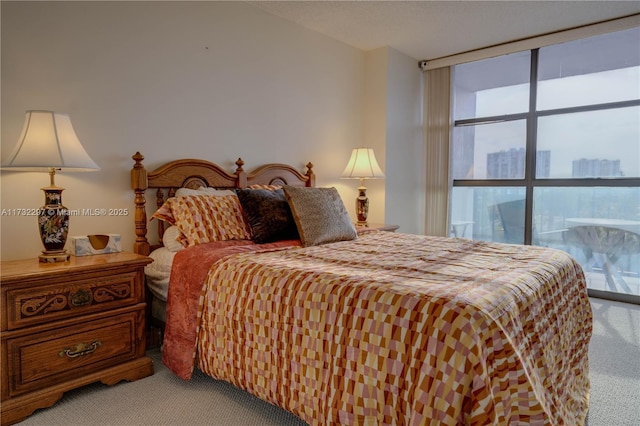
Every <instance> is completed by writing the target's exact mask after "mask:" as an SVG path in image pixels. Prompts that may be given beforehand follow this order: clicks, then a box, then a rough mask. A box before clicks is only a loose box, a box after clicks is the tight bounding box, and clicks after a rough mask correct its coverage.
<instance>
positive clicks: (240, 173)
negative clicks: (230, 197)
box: [236, 158, 247, 188]
mask: <svg viewBox="0 0 640 426" xmlns="http://www.w3.org/2000/svg"><path fill="white" fill-rule="evenodd" d="M236 166H237V167H236V176H237V179H238V181H237V182H236V188H246V186H247V172H245V171H244V169H243V168H242V166H244V161H242V158H238V160H237V161H236Z"/></svg>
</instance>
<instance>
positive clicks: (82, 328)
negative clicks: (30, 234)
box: [0, 253, 153, 425]
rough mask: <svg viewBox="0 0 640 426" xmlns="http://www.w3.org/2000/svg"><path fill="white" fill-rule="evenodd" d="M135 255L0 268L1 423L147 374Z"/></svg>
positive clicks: (141, 260) (140, 276) (143, 260)
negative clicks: (71, 394) (66, 395)
mask: <svg viewBox="0 0 640 426" xmlns="http://www.w3.org/2000/svg"><path fill="white" fill-rule="evenodd" d="M151 261H152V260H151V259H150V258H148V257H146V256H140V255H137V254H133V253H113V254H102V255H96V256H83V257H75V256H71V259H70V260H69V261H68V262H64V263H49V264H45V263H39V262H38V259H36V258H34V259H27V260H16V261H6V262H2V263H1V265H0V268H1V269H0V292H1V293H0V294H1V299H0V301H1V303H0V309H2V312H1V314H0V325H1V328H0V331H1V332H2V336H1V341H2V365H1V366H2V372H1V375H2V382H1V383H2V390H1V398H2V399H1V401H2V405H1V410H2V424H3V425H5V424H13V423H16V422H19V421H21V420H23V419H25V418H26V417H27V416H29V415H30V414H31V413H33V411H34V410H36V409H38V408H44V407H49V406H51V405H53V404H54V403H55V402H56V401H57V400H58V399H60V398H61V397H62V394H63V392H66V391H68V390H70V389H74V388H77V387H80V386H83V385H86V384H89V383H92V382H97V381H101V382H103V383H105V384H107V385H113V384H115V383H117V382H119V381H121V380H129V381H133V380H138V379H141V378H143V377H147V376H150V375H152V374H153V362H152V360H151V359H150V358H148V357H146V356H145V306H146V304H145V295H144V291H145V290H144V267H145V265H147V264H149V263H151Z"/></svg>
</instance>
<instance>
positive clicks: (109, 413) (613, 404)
mask: <svg viewBox="0 0 640 426" xmlns="http://www.w3.org/2000/svg"><path fill="white" fill-rule="evenodd" d="M591 302H592V307H593V313H594V334H593V339H592V341H591V346H590V351H589V352H590V370H591V371H590V375H591V406H590V410H589V419H588V425H589V426H626V425H629V426H636V425H640V306H637V305H629V304H624V303H619V302H610V301H606V300H600V299H591ZM149 355H150V356H151V357H152V358H153V359H154V363H155V368H156V373H155V374H154V375H153V376H151V377H148V378H146V379H142V380H139V381H137V382H132V383H126V382H124V383H120V384H117V385H115V386H111V387H109V386H104V385H101V384H94V385H89V386H86V387H84V388H82V389H77V390H74V391H71V392H67V393H66V394H65V396H64V397H63V398H62V399H61V400H60V401H58V403H57V404H56V405H55V406H53V407H51V408H48V409H45V410H39V411H37V412H36V413H34V414H33V415H32V416H31V417H29V418H28V419H27V420H25V421H24V422H22V423H20V424H21V425H25V426H27V425H47V426H52V425H65V426H76V425H78V426H80V425H83V426H84V425H92V426H98V425H122V426H125V425H126V426H131V425H214V426H218V425H221V426H236V425H237V426H253V425H255V426H258V425H295V426H303V425H305V423H304V422H302V421H301V420H300V419H298V418H297V417H295V416H293V415H291V414H289V413H287V412H285V411H283V410H281V409H279V408H277V407H275V406H273V405H270V404H267V403H265V402H263V401H260V400H258V399H257V398H255V397H253V396H251V395H249V394H248V393H246V392H243V391H241V390H238V389H236V388H234V387H233V386H231V385H229V384H226V383H223V382H219V381H215V380H212V379H210V378H208V377H206V376H204V375H203V374H201V373H200V372H197V373H196V374H195V375H194V378H193V379H192V380H191V381H190V382H184V381H182V380H180V379H178V378H176V377H175V376H173V375H172V374H171V373H170V372H169V371H168V370H167V369H166V368H165V367H164V366H163V365H162V363H161V362H160V353H159V351H158V350H151V351H149Z"/></svg>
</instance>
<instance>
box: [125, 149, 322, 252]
mask: <svg viewBox="0 0 640 426" xmlns="http://www.w3.org/2000/svg"><path fill="white" fill-rule="evenodd" d="M132 158H133V160H134V165H133V168H132V169H131V188H132V189H133V192H134V193H135V200H134V202H135V223H136V228H135V230H136V240H135V243H134V248H133V251H134V252H135V253H138V254H142V255H145V256H146V255H148V254H149V253H150V252H151V251H152V250H154V249H155V248H157V247H160V246H161V245H162V234H163V233H164V223H163V222H162V221H157V222H158V236H157V239H158V243H157V244H153V245H152V244H151V243H150V242H149V239H148V230H147V213H146V198H145V194H146V191H147V190H148V189H155V190H156V192H155V196H156V208H159V207H160V206H162V204H163V203H164V202H165V200H166V199H167V198H168V197H171V196H173V195H174V194H175V191H176V190H177V189H178V188H191V189H197V188H199V187H202V186H204V187H211V188H218V189H236V188H246V187H248V186H250V185H291V186H307V187H313V186H315V182H316V176H315V174H314V173H313V164H311V163H308V164H307V166H306V168H307V170H306V173H305V174H302V173H300V172H298V171H297V170H296V169H295V168H294V167H291V166H289V165H287V164H279V163H272V164H265V165H264V166H261V167H258V168H256V169H255V170H253V171H251V172H249V173H247V172H245V171H244V168H243V166H244V161H242V159H241V158H238V160H237V161H236V163H235V164H236V170H235V172H234V173H228V172H227V171H225V170H224V169H223V168H222V167H220V166H218V165H217V164H215V163H212V162H210V161H206V160H197V159H183V160H175V161H171V162H169V163H166V164H164V165H163V166H160V167H158V168H157V169H155V170H154V171H152V172H147V170H146V169H145V167H144V165H143V164H142V161H143V160H144V156H143V155H142V154H140V153H139V152H136V153H135V155H133V157H132Z"/></svg>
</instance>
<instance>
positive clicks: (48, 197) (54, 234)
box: [38, 182, 69, 263]
mask: <svg viewBox="0 0 640 426" xmlns="http://www.w3.org/2000/svg"><path fill="white" fill-rule="evenodd" d="M42 190H43V191H44V198H45V203H44V204H45V205H44V206H43V207H42V208H41V209H40V216H38V225H39V228H40V238H41V240H42V244H43V245H44V248H45V249H44V250H42V254H41V255H40V256H38V259H39V260H40V262H42V263H54V262H66V261H67V260H69V254H68V253H67V251H66V250H65V249H64V245H65V243H66V242H67V234H68V233H69V211H68V210H67V208H66V207H65V206H63V205H62V191H63V188H59V187H57V186H54V185H53V182H52V185H51V186H48V187H46V188H42Z"/></svg>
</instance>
